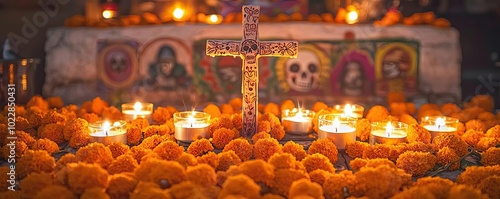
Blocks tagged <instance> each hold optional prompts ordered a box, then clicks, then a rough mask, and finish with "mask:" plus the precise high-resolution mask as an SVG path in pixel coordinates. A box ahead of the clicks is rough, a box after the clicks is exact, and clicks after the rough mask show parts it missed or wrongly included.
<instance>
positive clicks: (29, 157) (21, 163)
mask: <svg viewBox="0 0 500 199" xmlns="http://www.w3.org/2000/svg"><path fill="white" fill-rule="evenodd" d="M55 166H56V163H55V160H54V158H53V157H52V156H50V154H49V153H47V151H42V150H36V151H35V150H28V151H27V152H26V153H25V154H24V155H23V156H22V157H21V158H19V159H18V160H17V164H16V169H17V173H18V175H19V177H20V178H21V179H22V178H24V177H25V176H27V175H28V174H30V173H33V172H34V173H41V172H47V173H51V172H52V171H54V167H55Z"/></svg>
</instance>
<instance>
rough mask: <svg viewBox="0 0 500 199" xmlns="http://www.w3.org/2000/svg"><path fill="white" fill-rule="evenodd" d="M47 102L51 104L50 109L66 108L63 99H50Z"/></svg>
mask: <svg viewBox="0 0 500 199" xmlns="http://www.w3.org/2000/svg"><path fill="white" fill-rule="evenodd" d="M46 100H47V102H48V103H49V107H50V108H62V107H63V106H64V102H63V101H62V99H61V97H49V98H47V99H46Z"/></svg>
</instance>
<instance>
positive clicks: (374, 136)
mask: <svg viewBox="0 0 500 199" xmlns="http://www.w3.org/2000/svg"><path fill="white" fill-rule="evenodd" d="M407 128H408V125H407V124H405V123H402V122H396V123H392V122H390V121H389V122H373V123H372V131H371V135H370V144H372V145H373V144H397V143H402V142H406V136H407Z"/></svg>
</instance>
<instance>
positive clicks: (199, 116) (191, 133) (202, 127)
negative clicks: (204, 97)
mask: <svg viewBox="0 0 500 199" xmlns="http://www.w3.org/2000/svg"><path fill="white" fill-rule="evenodd" d="M209 121H210V114H208V113H203V112H196V111H187V112H177V113H175V114H174V126H175V133H174V137H175V139H177V140H179V141H181V142H191V141H193V140H196V139H198V138H208V126H209V125H210V124H209Z"/></svg>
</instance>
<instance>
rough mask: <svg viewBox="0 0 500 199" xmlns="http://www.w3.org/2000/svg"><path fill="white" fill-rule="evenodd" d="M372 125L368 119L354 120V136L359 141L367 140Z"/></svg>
mask: <svg viewBox="0 0 500 199" xmlns="http://www.w3.org/2000/svg"><path fill="white" fill-rule="evenodd" d="M371 131H372V125H371V123H370V121H369V120H367V119H365V118H362V119H359V120H357V121H356V136H357V137H358V138H359V140H361V141H367V140H368V139H369V138H370V135H371Z"/></svg>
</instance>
